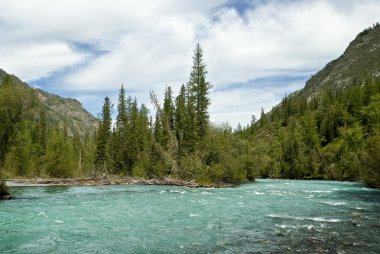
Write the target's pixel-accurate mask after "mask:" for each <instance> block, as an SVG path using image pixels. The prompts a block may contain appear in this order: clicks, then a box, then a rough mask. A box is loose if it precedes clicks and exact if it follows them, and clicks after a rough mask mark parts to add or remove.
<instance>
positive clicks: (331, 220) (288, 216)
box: [267, 214, 341, 222]
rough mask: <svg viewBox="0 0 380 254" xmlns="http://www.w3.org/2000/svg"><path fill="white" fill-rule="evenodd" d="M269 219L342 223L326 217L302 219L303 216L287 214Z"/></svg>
mask: <svg viewBox="0 0 380 254" xmlns="http://www.w3.org/2000/svg"><path fill="white" fill-rule="evenodd" d="M267 217H269V218H280V219H291V220H300V221H303V220H312V221H321V222H340V221H341V220H339V219H332V218H324V217H302V216H290V215H287V214H268V215H267Z"/></svg>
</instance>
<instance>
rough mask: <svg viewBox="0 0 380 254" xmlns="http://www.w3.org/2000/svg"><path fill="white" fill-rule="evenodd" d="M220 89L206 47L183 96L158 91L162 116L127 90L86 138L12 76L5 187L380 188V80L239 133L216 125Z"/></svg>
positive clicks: (1, 89)
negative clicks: (291, 182) (114, 182)
mask: <svg viewBox="0 0 380 254" xmlns="http://www.w3.org/2000/svg"><path fill="white" fill-rule="evenodd" d="M211 88H212V84H211V83H210V82H208V81H207V69H206V63H205V62H204V59H203V51H202V48H201V47H200V45H199V44H198V45H197V46H196V47H195V49H194V55H193V67H192V69H191V74H190V77H189V79H188V82H187V83H186V84H183V85H182V86H181V88H180V91H179V93H178V94H177V95H174V94H173V91H172V88H171V87H170V86H167V87H166V88H165V91H164V101H163V102H162V103H161V102H159V101H158V100H157V97H156V95H155V93H154V92H153V91H152V92H151V94H150V97H151V102H152V104H153V105H154V107H155V116H154V117H152V116H151V112H149V110H148V108H147V107H146V105H144V104H139V103H138V100H137V98H132V97H131V96H129V95H127V94H126V92H125V88H124V87H123V86H121V88H120V90H119V98H118V101H117V105H116V107H115V108H114V106H113V104H112V102H111V101H110V99H109V98H108V97H106V98H105V99H104V102H103V106H102V110H101V113H100V116H99V127H98V130H97V132H96V133H86V134H85V135H80V134H79V133H69V132H68V130H67V127H64V128H60V127H59V126H55V125H52V124H49V121H48V120H47V118H46V112H45V108H44V106H43V105H42V104H41V102H39V101H38V100H37V98H36V93H35V91H34V90H33V89H32V88H30V87H27V86H20V85H18V84H14V82H13V81H12V79H11V78H9V77H6V78H5V79H4V80H3V84H2V85H0V178H37V177H39V178H86V177H89V176H100V175H108V176H112V177H141V178H149V179H160V178H163V177H168V176H170V177H173V178H178V179H184V180H195V181H196V182H199V183H243V182H246V181H253V180H254V179H255V178H292V179H335V180H349V181H364V182H366V183H367V184H368V185H370V186H373V187H379V184H380V159H379V158H380V128H379V127H380V77H377V78H376V77H372V76H371V75H368V77H367V78H365V79H364V80H355V82H354V83H353V84H352V85H350V86H348V87H343V88H339V87H330V88H325V89H321V90H320V91H319V92H318V93H317V94H315V95H313V96H310V95H308V94H306V93H304V92H303V90H301V91H298V92H295V93H293V94H291V95H289V96H285V97H284V98H283V100H282V102H281V103H280V104H279V105H277V106H275V107H273V109H272V110H271V111H270V112H268V113H265V112H264V111H263V110H262V113H261V117H260V119H259V120H256V119H255V118H254V117H253V118H252V121H251V124H250V125H248V126H246V127H244V128H242V127H240V125H239V126H238V128H237V129H235V130H233V129H232V128H231V127H230V126H228V124H225V125H221V126H215V125H213V124H211V123H210V120H209V113H208V107H209V105H210V103H211V102H210V98H209V93H210V90H211ZM21 98H22V99H21ZM114 110H117V112H116V119H114V120H115V121H113V119H112V115H113V114H112V112H113V111H114ZM113 122H115V124H114V125H113Z"/></svg>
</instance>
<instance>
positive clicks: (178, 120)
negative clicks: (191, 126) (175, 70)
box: [174, 85, 186, 152]
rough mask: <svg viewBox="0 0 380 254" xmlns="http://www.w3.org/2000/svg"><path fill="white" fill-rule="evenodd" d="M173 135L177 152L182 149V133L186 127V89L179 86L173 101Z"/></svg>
mask: <svg viewBox="0 0 380 254" xmlns="http://www.w3.org/2000/svg"><path fill="white" fill-rule="evenodd" d="M174 118H175V133H176V136H177V140H178V146H179V150H180V152H181V150H182V149H183V147H182V146H183V140H184V131H185V126H186V87H185V86H184V85H182V86H181V89H180V91H179V94H178V96H177V97H176V99H175V113H174Z"/></svg>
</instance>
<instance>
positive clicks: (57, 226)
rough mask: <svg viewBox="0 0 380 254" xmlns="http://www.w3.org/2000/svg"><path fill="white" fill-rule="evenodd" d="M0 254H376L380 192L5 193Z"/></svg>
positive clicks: (302, 188)
mask: <svg viewBox="0 0 380 254" xmlns="http://www.w3.org/2000/svg"><path fill="white" fill-rule="evenodd" d="M11 192H12V194H14V196H15V197H16V198H15V199H14V200H11V201H2V202H0V253H296V252H299V253H379V250H380V191H379V190H373V189H368V188H365V187H364V186H363V185H362V184H359V183H348V182H334V181H330V182H329V181H296V180H257V182H255V183H251V184H244V185H241V186H239V187H236V188H227V189H204V188H199V189H190V188H185V187H171V186H144V185H124V186H95V187H11Z"/></svg>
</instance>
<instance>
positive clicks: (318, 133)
mask: <svg viewBox="0 0 380 254" xmlns="http://www.w3.org/2000/svg"><path fill="white" fill-rule="evenodd" d="M379 42H380V25H379V24H377V25H374V26H373V27H371V28H368V29H366V30H364V31H363V32H362V33H360V34H359V35H358V36H357V37H356V39H355V40H354V41H353V42H352V43H351V44H350V46H349V47H348V48H347V50H346V51H345V53H344V54H343V55H342V56H341V57H340V58H339V59H337V60H334V61H332V62H331V63H329V64H328V65H326V67H325V68H324V69H323V70H321V71H320V72H318V73H317V74H316V75H315V76H313V77H312V78H311V79H310V80H309V81H308V82H307V83H306V87H305V88H304V89H302V90H301V91H298V92H295V93H293V94H291V95H290V96H285V98H284V99H283V101H282V102H281V103H280V104H279V105H278V106H276V107H274V108H273V109H272V110H271V111H270V112H269V113H267V114H265V113H264V112H263V113H262V115H261V118H260V120H259V121H258V122H256V123H254V124H253V125H252V126H250V127H249V128H247V129H245V130H244V131H242V132H240V133H238V135H239V136H240V137H241V138H243V139H249V140H251V142H250V143H251V144H252V149H253V151H252V156H254V161H255V164H254V165H255V172H259V174H260V176H261V177H274V178H278V177H280V178H321V179H338V180H352V181H366V182H367V183H368V184H370V185H373V186H379V183H380V159H379V158H380V44H379Z"/></svg>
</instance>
